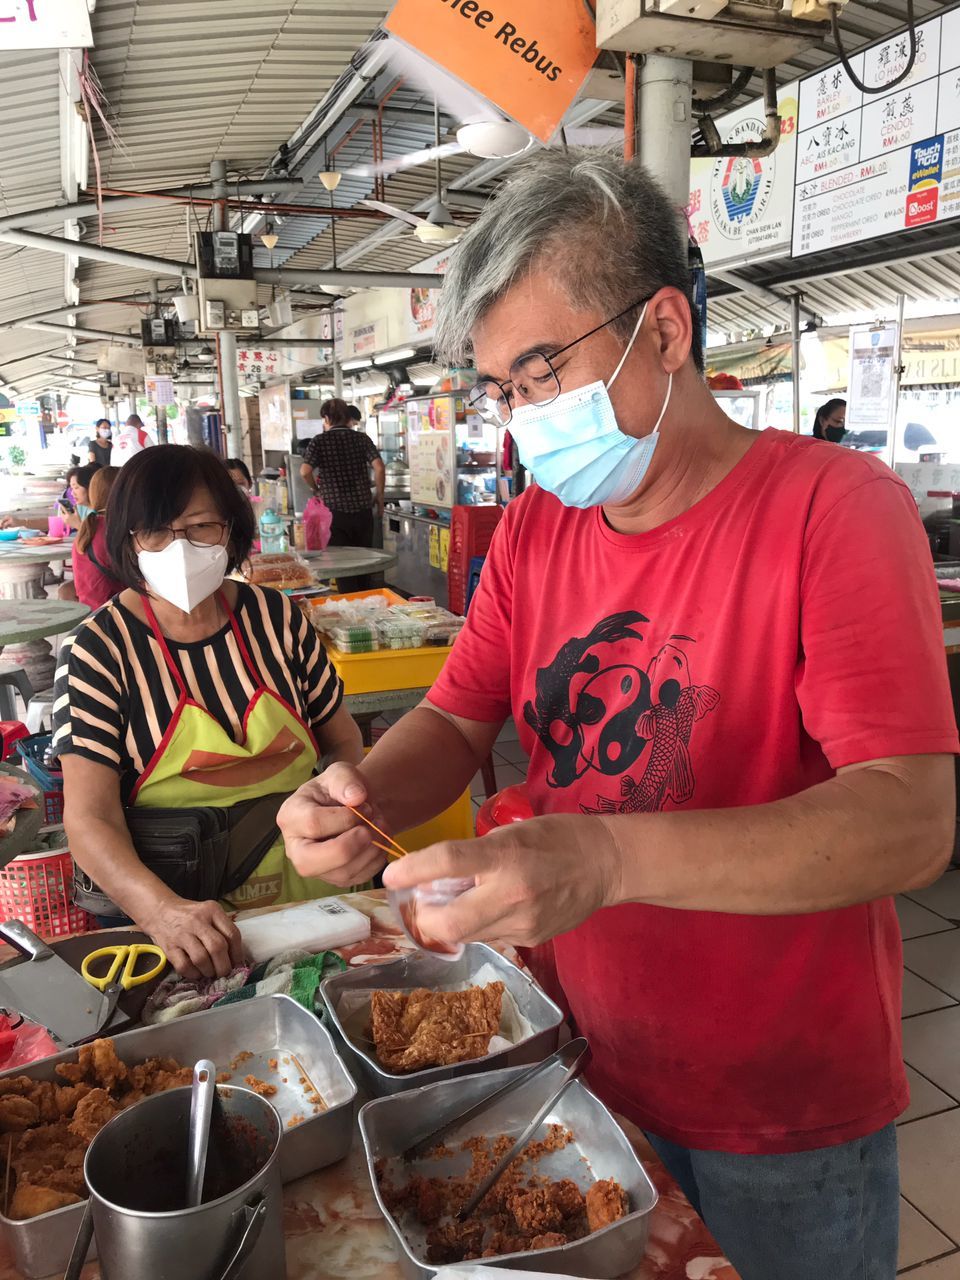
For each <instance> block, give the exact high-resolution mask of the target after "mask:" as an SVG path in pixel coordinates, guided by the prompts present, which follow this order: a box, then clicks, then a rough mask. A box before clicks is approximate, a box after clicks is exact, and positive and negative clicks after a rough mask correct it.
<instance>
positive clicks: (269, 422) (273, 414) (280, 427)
mask: <svg viewBox="0 0 960 1280" xmlns="http://www.w3.org/2000/svg"><path fill="white" fill-rule="evenodd" d="M292 434H293V418H292V415H291V409H290V384H289V382H278V383H276V384H275V385H274V386H272V387H264V388H263V390H262V391H261V392H260V441H261V444H262V446H263V448H264V449H274V450H277V451H279V452H281V453H286V451H287V450H288V449H289V448H290V437H291V435H292Z"/></svg>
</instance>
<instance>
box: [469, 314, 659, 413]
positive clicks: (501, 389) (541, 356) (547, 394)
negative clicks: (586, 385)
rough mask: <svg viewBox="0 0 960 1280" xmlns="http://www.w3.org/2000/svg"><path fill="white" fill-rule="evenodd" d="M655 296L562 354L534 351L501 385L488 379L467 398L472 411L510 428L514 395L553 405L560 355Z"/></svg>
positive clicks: (612, 319) (557, 389) (613, 318)
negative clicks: (555, 362)
mask: <svg viewBox="0 0 960 1280" xmlns="http://www.w3.org/2000/svg"><path fill="white" fill-rule="evenodd" d="M652 297H653V294H650V295H649V296H648V297H646V298H638V299H637V301H636V302H631V304H630V306H629V307H626V308H625V309H624V310H623V311H620V312H618V313H617V315H615V316H611V317H610V319H609V320H604V322H603V323H602V324H598V325H597V326H596V328H595V329H591V330H590V332H589V333H584V334H582V335H581V336H580V337H579V338H574V340H573V342H568V343H567V345H566V346H565V347H561V348H560V350H559V351H554V353H553V355H550V356H548V355H546V353H545V352H543V351H533V352H530V353H529V354H528V355H525V356H521V357H520V359H519V360H516V361H514V363H513V364H512V365H511V366H510V370H509V373H508V376H507V381H506V382H497V380H496V379H495V378H484V379H483V380H482V381H481V382H478V383H477V384H476V386H475V387H473V388H472V390H471V391H470V392H469V393H468V395H467V402H468V403H469V405H470V408H471V409H473V410H474V411H475V412H476V413H479V414H480V416H481V417H483V418H486V419H487V420H488V421H489V422H500V423H501V424H502V425H503V426H505V427H506V426H509V424H510V422H511V421H512V419H513V404H512V397H513V396H514V394H519V395H520V396H522V397H523V399H524V400H525V401H526V402H527V404H551V403H552V402H553V401H554V400H556V399H557V397H558V396H559V395H560V375H559V374H558V373H557V371H556V369H555V368H554V367H553V361H554V360H556V358H557V356H562V355H563V354H564V353H565V352H567V351H570V350H571V349H572V348H573V347H575V346H577V345H578V344H579V343H581V342H586V340H587V338H592V337H593V335H594V334H595V333H599V332H600V330H601V329H606V327H607V325H609V324H614V323H615V322H616V321H617V320H622V319H623V317H624V316H627V315H629V314H630V312H631V311H635V310H636V309H637V307H642V306H643V305H644V303H646V302H649V301H650V298H652ZM508 387H510V388H511V390H510V391H508V390H507V388H508Z"/></svg>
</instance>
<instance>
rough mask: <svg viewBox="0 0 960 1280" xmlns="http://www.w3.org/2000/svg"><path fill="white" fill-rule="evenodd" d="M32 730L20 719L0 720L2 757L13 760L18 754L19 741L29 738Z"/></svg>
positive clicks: (0, 751) (0, 755)
mask: <svg viewBox="0 0 960 1280" xmlns="http://www.w3.org/2000/svg"><path fill="white" fill-rule="evenodd" d="M29 737H30V730H29V729H28V728H27V726H26V725H25V724H23V723H22V721H20V720H0V759H3V760H12V759H14V758H16V756H17V743H18V742H19V741H20V740H21V738H29Z"/></svg>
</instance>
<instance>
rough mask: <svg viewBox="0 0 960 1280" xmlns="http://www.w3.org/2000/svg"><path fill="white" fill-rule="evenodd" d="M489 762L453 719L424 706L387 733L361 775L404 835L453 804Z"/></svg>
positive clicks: (393, 827)
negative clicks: (404, 832) (484, 761)
mask: <svg viewBox="0 0 960 1280" xmlns="http://www.w3.org/2000/svg"><path fill="white" fill-rule="evenodd" d="M493 736H494V737H496V729H495V728H494V729H493ZM485 758H486V753H482V751H481V749H479V748H476V747H474V746H473V745H471V743H470V742H469V741H468V739H467V738H466V737H465V736H464V735H463V733H462V732H461V731H460V730H459V729H458V728H457V727H456V725H454V724H453V723H452V722H451V721H450V720H448V719H447V718H446V717H445V716H443V715H441V714H440V713H439V712H437V711H434V710H432V709H431V708H429V707H426V706H420V707H416V708H415V709H414V710H413V711H410V712H408V713H407V714H406V715H405V716H403V717H402V719H400V720H398V721H397V723H396V724H395V725H393V727H392V728H391V729H390V730H389V732H388V733H386V734H384V736H383V737H382V738H381V739H380V741H379V742H378V743H377V745H376V746H375V747H374V748H373V750H372V751H371V752H370V754H369V755H368V756H367V758H366V759H365V760H364V762H363V764H362V765H361V766H360V771H361V772H362V773H363V775H364V777H365V778H366V779H367V781H368V783H369V786H370V795H371V798H372V799H373V801H374V802H375V803H376V804H377V805H378V806H379V808H380V810H381V812H382V814H383V816H384V818H385V819H386V821H387V824H388V825H389V827H390V829H391V830H392V831H395V832H400V831H407V830H409V829H410V828H411V827H417V826H419V825H420V824H421V823H423V822H429V821H430V819H431V818H435V817H436V816H437V814H438V813H442V812H443V810H444V809H446V808H448V807H449V806H450V805H451V804H453V802H454V801H455V800H456V799H457V797H458V796H459V795H461V794H462V792H463V791H464V789H465V788H466V787H467V786H469V784H470V779H471V778H472V777H473V775H474V774H475V773H476V771H477V770H478V769H479V768H480V766H481V764H482V763H483V760H484V759H485Z"/></svg>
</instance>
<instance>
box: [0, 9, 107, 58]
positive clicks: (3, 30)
mask: <svg viewBox="0 0 960 1280" xmlns="http://www.w3.org/2000/svg"><path fill="white" fill-rule="evenodd" d="M92 44H93V32H92V31H91V29H90V14H89V13H88V12H87V0H0V52H3V51H5V50H7V49H88V48H90V47H91V46H92Z"/></svg>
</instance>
